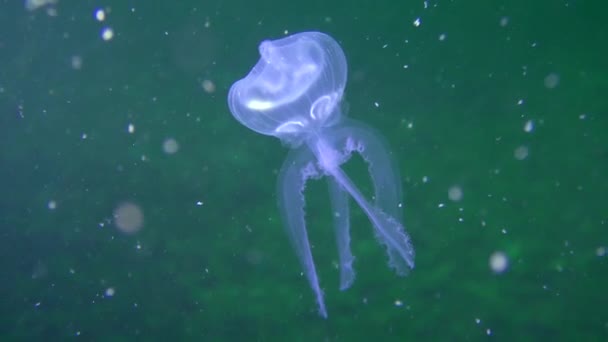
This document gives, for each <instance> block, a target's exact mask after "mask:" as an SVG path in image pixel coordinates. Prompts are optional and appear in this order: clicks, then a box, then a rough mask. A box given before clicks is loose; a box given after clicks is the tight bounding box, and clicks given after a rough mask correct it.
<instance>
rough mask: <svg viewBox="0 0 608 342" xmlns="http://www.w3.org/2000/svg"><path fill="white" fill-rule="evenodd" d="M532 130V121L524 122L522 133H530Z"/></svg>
mask: <svg viewBox="0 0 608 342" xmlns="http://www.w3.org/2000/svg"><path fill="white" fill-rule="evenodd" d="M533 130H534V121H532V120H528V121H526V124H525V125H524V132H526V133H530V132H532V131H533Z"/></svg>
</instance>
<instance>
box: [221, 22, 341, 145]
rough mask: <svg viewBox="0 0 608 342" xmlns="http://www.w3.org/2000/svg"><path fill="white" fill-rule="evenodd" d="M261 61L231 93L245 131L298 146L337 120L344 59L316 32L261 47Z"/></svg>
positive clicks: (330, 40)
mask: <svg viewBox="0 0 608 342" xmlns="http://www.w3.org/2000/svg"><path fill="white" fill-rule="evenodd" d="M259 50H260V56H261V58H260V60H259V61H258V63H257V64H256V65H255V67H254V68H253V69H252V70H251V72H250V73H249V74H248V75H247V76H245V78H243V79H241V80H239V81H237V82H236V83H234V84H233V85H232V87H231V88H230V92H229V94H228V104H229V106H230V111H231V112H232V114H233V115H234V117H235V118H236V119H237V120H238V121H240V122H241V123H242V124H243V125H245V126H247V127H249V128H250V129H252V130H254V131H256V132H258V133H261V134H265V135H272V136H275V137H277V138H280V139H281V140H283V141H285V142H288V143H290V144H292V145H299V144H300V143H301V142H302V141H303V140H304V139H306V137H307V136H308V135H309V134H310V133H311V132H313V131H315V130H317V129H318V128H320V127H324V126H331V125H333V124H335V123H336V122H337V121H338V120H339V119H340V115H341V114H340V110H339V103H340V101H341V99H342V95H343V93H344V87H345V86H346V76H347V75H346V74H347V71H346V57H345V56H344V52H342V49H341V48H340V46H339V45H338V43H337V42H336V41H335V40H334V39H333V38H331V37H330V36H328V35H326V34H323V33H320V32H305V33H299V34H294V35H292V36H289V37H286V38H283V39H278V40H272V41H270V40H267V41H263V42H262V43H261V44H260V47H259Z"/></svg>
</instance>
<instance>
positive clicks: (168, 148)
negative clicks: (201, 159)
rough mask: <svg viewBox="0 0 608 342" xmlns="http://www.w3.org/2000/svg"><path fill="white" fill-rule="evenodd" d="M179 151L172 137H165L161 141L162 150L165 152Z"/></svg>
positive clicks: (173, 152)
mask: <svg viewBox="0 0 608 342" xmlns="http://www.w3.org/2000/svg"><path fill="white" fill-rule="evenodd" d="M177 151H179V144H178V143H177V141H176V140H175V139H173V138H167V139H165V141H164V142H163V152H165V153H166V154H175V153H177Z"/></svg>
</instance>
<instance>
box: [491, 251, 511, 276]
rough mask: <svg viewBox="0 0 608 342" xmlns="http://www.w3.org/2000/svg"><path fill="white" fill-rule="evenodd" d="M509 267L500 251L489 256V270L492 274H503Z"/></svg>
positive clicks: (507, 259)
mask: <svg viewBox="0 0 608 342" xmlns="http://www.w3.org/2000/svg"><path fill="white" fill-rule="evenodd" d="M508 267H509V258H508V257H507V255H506V254H505V253H504V252H502V251H496V252H494V253H492V254H491V255H490V269H491V270H492V272H494V273H503V272H504V271H506V270H507V268H508Z"/></svg>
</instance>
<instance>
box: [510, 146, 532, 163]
mask: <svg viewBox="0 0 608 342" xmlns="http://www.w3.org/2000/svg"><path fill="white" fill-rule="evenodd" d="M528 154H529V151H528V147H527V146H523V145H522V146H519V147H517V148H516V149H515V151H514V152H513V156H515V159H517V160H524V159H526V158H528Z"/></svg>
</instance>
